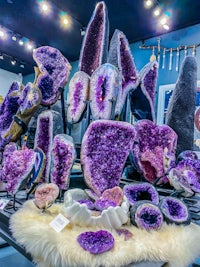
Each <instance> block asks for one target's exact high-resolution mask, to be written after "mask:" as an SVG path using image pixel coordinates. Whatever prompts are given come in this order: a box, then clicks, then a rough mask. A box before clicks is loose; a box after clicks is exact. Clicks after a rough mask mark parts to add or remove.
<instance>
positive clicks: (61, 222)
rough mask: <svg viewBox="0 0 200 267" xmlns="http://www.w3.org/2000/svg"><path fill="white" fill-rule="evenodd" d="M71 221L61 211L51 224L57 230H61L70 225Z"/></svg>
mask: <svg viewBox="0 0 200 267" xmlns="http://www.w3.org/2000/svg"><path fill="white" fill-rule="evenodd" d="M69 223H70V221H69V220H68V219H67V218H65V216H63V215H62V214H61V213H59V214H58V215H57V216H56V217H55V218H54V219H53V221H51V222H50V224H49V225H50V226H51V227H52V228H53V229H54V230H55V231H56V232H57V233H59V232H61V231H62V230H63V229H64V228H65V226H66V225H68V224H69Z"/></svg>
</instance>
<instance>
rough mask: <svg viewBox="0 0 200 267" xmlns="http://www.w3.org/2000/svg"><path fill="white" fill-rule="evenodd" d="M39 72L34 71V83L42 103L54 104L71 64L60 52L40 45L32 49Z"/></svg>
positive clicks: (63, 85) (65, 80) (66, 78)
mask: <svg viewBox="0 0 200 267" xmlns="http://www.w3.org/2000/svg"><path fill="white" fill-rule="evenodd" d="M33 59H34V60H35V61H36V63H37V65H38V68H39V73H36V79H35V83H36V85H37V86H38V87H39V89H40V90H41V93H42V102H41V103H42V104H43V105H46V106H49V105H52V104H54V103H55V102H56V101H57V100H58V98H59V96H60V92H59V87H63V88H64V87H65V85H66V83H67V80H68V77H69V74H70V70H71V65H70V64H69V62H68V60H67V59H66V58H65V57H64V56H63V55H62V54H61V52H60V51H59V50H58V49H56V48H53V47H50V46H42V47H39V48H36V49H34V50H33Z"/></svg>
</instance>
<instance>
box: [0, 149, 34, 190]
mask: <svg viewBox="0 0 200 267" xmlns="http://www.w3.org/2000/svg"><path fill="white" fill-rule="evenodd" d="M34 163H35V152H34V151H33V150H32V149H27V148H26V149H23V150H15V151H13V152H12V153H10V154H9V155H8V156H7V157H6V159H5V161H4V165H3V172H4V174H5V176H6V179H7V185H6V190H7V191H8V192H10V193H12V194H16V193H17V191H18V190H20V189H21V188H24V187H25V186H26V183H27V179H28V178H29V176H30V174H31V173H32V170H33V167H34Z"/></svg>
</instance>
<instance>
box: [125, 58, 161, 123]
mask: <svg viewBox="0 0 200 267" xmlns="http://www.w3.org/2000/svg"><path fill="white" fill-rule="evenodd" d="M157 78H158V63H157V62H156V61H153V62H149V63H148V64H147V65H146V66H145V67H144V68H143V69H142V70H141V71H140V73H139V79H140V84H139V86H138V87H137V89H136V90H134V91H132V92H131V95H130V103H131V112H132V114H133V115H134V116H135V117H136V119H138V120H141V119H148V120H152V121H154V122H155V120H156V119H155V94H156V84H157Z"/></svg>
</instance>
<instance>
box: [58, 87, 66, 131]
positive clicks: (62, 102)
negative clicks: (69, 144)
mask: <svg viewBox="0 0 200 267" xmlns="http://www.w3.org/2000/svg"><path fill="white" fill-rule="evenodd" d="M58 90H59V92H60V94H61V109H62V119H63V127H64V133H65V134H66V133H67V124H66V116H65V99H64V88H63V87H59V89H58Z"/></svg>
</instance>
